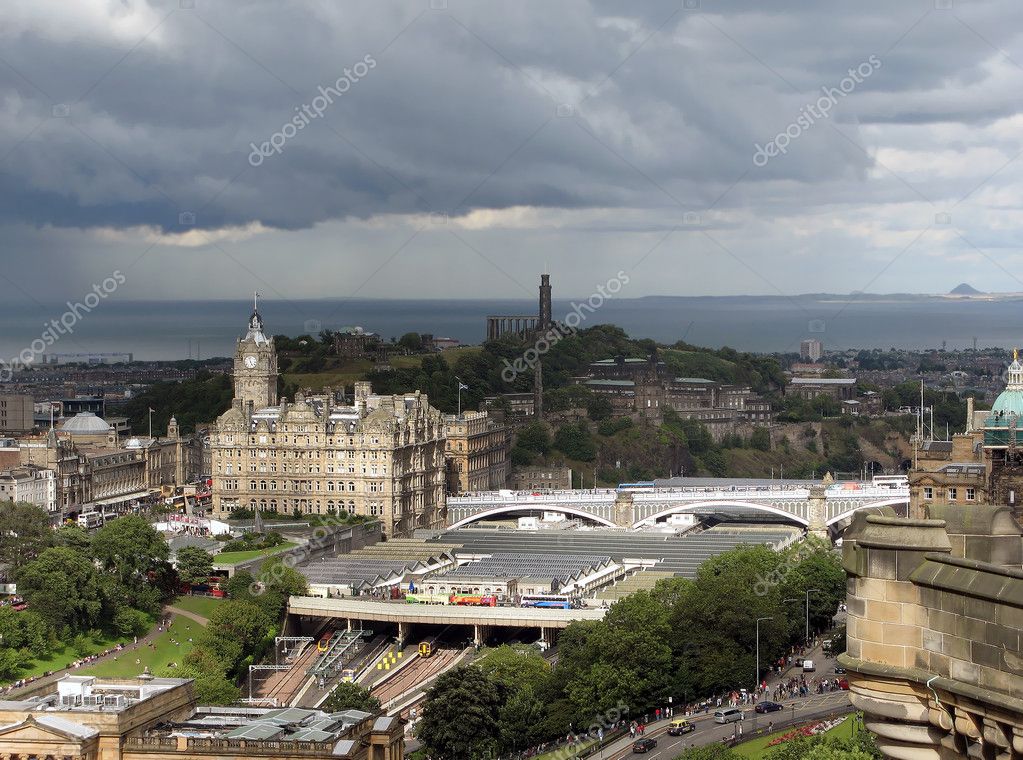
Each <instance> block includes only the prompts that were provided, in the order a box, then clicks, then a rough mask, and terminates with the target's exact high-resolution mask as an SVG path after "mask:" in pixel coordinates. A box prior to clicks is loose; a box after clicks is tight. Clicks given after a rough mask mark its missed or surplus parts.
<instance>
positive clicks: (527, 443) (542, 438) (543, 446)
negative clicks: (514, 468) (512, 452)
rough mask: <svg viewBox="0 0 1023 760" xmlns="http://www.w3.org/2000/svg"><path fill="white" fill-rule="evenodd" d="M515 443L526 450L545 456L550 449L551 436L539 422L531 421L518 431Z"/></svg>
mask: <svg viewBox="0 0 1023 760" xmlns="http://www.w3.org/2000/svg"><path fill="white" fill-rule="evenodd" d="M515 445H516V446H517V447H521V448H522V449H525V450H526V451H531V452H534V453H536V454H541V455H543V456H547V454H548V452H550V450H551V436H550V434H549V433H548V432H547V428H546V427H544V425H543V423H541V422H533V423H530V424H529V425H526V426H525V427H524V428H522V430H520V431H519V434H518V437H517V438H516V440H515Z"/></svg>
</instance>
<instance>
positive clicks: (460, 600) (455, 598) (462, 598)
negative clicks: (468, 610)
mask: <svg viewBox="0 0 1023 760" xmlns="http://www.w3.org/2000/svg"><path fill="white" fill-rule="evenodd" d="M449 601H450V602H451V604H458V605H462V606H468V607H496V606H497V597H496V596H467V595H465V594H452V595H451V598H450V599H449Z"/></svg>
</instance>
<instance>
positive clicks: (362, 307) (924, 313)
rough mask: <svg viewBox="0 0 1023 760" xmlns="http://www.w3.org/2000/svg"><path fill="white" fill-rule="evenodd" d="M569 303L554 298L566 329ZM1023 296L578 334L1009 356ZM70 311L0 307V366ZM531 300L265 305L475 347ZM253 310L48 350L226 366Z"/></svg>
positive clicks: (718, 314)
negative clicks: (501, 318) (497, 319)
mask: <svg viewBox="0 0 1023 760" xmlns="http://www.w3.org/2000/svg"><path fill="white" fill-rule="evenodd" d="M573 300H579V299H572V298H568V297H561V298H559V297H558V290H557V289H556V290H555V299H554V303H553V313H554V316H555V318H557V319H561V318H563V317H564V315H566V314H568V313H569V311H571V309H572V303H573ZM1021 302H1023V293H1012V294H1010V293H996V294H983V295H980V296H947V295H931V296H928V295H914V294H887V295H882V294H862V295H858V294H834V293H831V294H827V293H820V294H805V295H798V296H783V295H772V296H663V295H660V296H645V297H640V298H633V299H628V298H618V297H615V298H609V299H607V300H606V302H605V303H604V304H603V305H602V306H601V308H600V309H598V310H597V311H596V312H595V313H593V314H590V315H589V316H588V317H587V319H586V321H585V322H583V323H582V324H581V325H580V328H586V327H590V326H592V325H595V324H615V325H618V326H619V327H621V328H622V329H624V330H625V331H626V332H628V333H629V334H630V335H631V336H633V337H644V338H653V339H654V340H656V341H658V342H661V343H675V342H676V341H679V340H684V341H686V342H687V343H690V344H693V345H700V346H707V347H711V348H720V347H722V346H731V347H732V348H735V349H738V350H742V351H755V352H762V353H775V352H794V351H798V349H799V342H800V341H801V340H803V339H804V338H807V337H818V338H820V339H821V340H822V341H823V342H824V345H825V347H826V348H827V349H828V350H833V349H846V348H857V349H859V348H867V349H870V348H882V349H887V348H890V347H895V348H908V349H931V348H934V349H940V348H941V347H942V343H943V342H944V344H945V345H946V347H948V348H969V347H971V346H972V345H973V341H974V338H976V340H977V345H978V347H982V348H983V347H1002V348H1012V347H1013V346H1017V345H1021V344H1023V303H1021ZM66 308H67V306H66V305H65V304H63V303H60V304H52V305H50V304H26V303H18V302H12V301H8V302H6V303H2V304H0V319H2V320H3V324H4V331H3V334H2V335H0V355H3V356H12V355H17V353H18V352H19V351H21V350H22V348H24V346H25V345H27V342H29V341H31V340H32V339H33V338H36V337H38V335H39V331H40V325H41V324H46V323H47V322H48V320H51V319H54V318H55V316H57V315H59V314H60V313H61V312H62V311H64V310H65V309H66ZM536 308H537V304H536V302H535V301H532V300H527V299H464V300H455V299H450V300H440V299H416V300H385V299H308V300H288V301H284V300H272V299H269V298H267V299H265V300H264V301H262V302H261V303H260V311H261V312H262V314H263V317H264V319H265V321H266V325H267V329H268V330H270V331H271V332H273V333H274V334H284V335H291V336H297V335H302V334H305V333H317V332H318V331H319V330H320V329H324V328H326V329H331V330H338V329H344V328H348V327H354V326H356V325H358V326H361V327H364V328H365V329H366V330H369V331H372V332H377V333H379V334H381V335H382V336H383V337H384V338H385V340H389V339H390V338H391V337H395V338H398V337H401V335H402V334H404V333H406V332H421V333H432V334H433V335H435V336H443V337H450V338H456V339H458V340H459V341H461V342H462V343H479V342H481V341H482V340H483V339H484V335H485V318H486V316H487V315H488V314H530V313H535V311H536ZM251 311H252V302H251V301H250V300H248V299H238V300H215V301H205V300H204V301H183V300H182V301H126V300H120V301H119V300H113V299H111V300H108V301H105V302H104V303H103V304H102V306H100V307H98V308H96V309H95V310H94V311H93V312H92V313H90V314H89V315H88V316H87V318H84V319H82V320H81V322H80V323H79V324H77V325H76V327H75V332H74V334H73V335H70V336H67V337H63V338H62V339H61V340H60V341H59V342H58V344H57V345H55V346H53V347H52V351H53V352H55V353H76V352H131V353H133V354H134V355H135V356H136V357H137V358H139V359H183V358H186V357H188V356H189V353H190V352H191V355H192V356H193V358H194V357H195V356H196V354H197V353H198V355H199V356H200V357H203V358H209V357H210V356H230V355H231V354H232V353H233V351H234V344H235V340H236V339H237V338H238V337H239V335H240V334H241V333H242V332H243V331H244V325H245V322H246V320H247V319H248V316H249V314H250V312H251Z"/></svg>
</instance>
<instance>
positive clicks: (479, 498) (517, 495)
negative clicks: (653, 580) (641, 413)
mask: <svg viewBox="0 0 1023 760" xmlns="http://www.w3.org/2000/svg"><path fill="white" fill-rule="evenodd" d="M629 490H630V492H631V493H632V497H633V501H634V503H636V504H637V505H638V504H642V503H650V502H655V503H662V504H663V503H673V502H696V501H732V500H736V499H739V500H742V501H765V502H774V501H792V500H806V499H809V498H810V489H809V488H808V487H806V486H803V485H800V486H783V485H778V486H743V485H736V486H728V487H722V488H699V487H689V488H643V489H640V488H637V489H629ZM617 493H618V492H617V490H615V489H612V488H602V489H585V490H576V491H503V492H502V491H486V492H483V493H474V494H466V495H463V496H449V497H448V498H447V505H448V508H449V509H459V510H464V509H467V508H468V509H472V508H474V507H476V508H481V509H486V508H488V507H489V508H493V507H498V506H504V505H512V504H536V505H538V506H542V505H551V506H554V505H573V504H576V505H586V504H594V505H595V504H601V505H604V504H609V503H612V502H614V500H615V498H616V496H617ZM826 496H827V499H828V500H829V501H831V500H854V501H867V500H875V499H897V498H905V499H908V498H909V488H908V487H905V486H900V487H891V486H875V485H873V484H870V483H840V484H835V485H832V486H830V487H828V489H827V491H826Z"/></svg>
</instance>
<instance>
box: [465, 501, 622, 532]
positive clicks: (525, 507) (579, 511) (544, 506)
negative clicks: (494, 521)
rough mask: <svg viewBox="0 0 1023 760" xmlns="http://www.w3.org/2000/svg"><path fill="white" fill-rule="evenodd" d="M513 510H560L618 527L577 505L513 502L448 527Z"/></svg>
mask: <svg viewBox="0 0 1023 760" xmlns="http://www.w3.org/2000/svg"><path fill="white" fill-rule="evenodd" d="M511 512H558V513H560V514H563V515H572V516H573V517H582V518H584V519H586V520H592V521H593V522H597V523H600V524H601V525H604V526H606V527H608V528H614V527H617V526H616V525H615V524H614V523H613V522H611V521H610V520H605V519H604V518H603V517H598V516H597V515H595V514H593V513H591V512H586V511H585V510H582V509H576V508H575V507H567V506H562V505H560V504H513V505H511V506H505V507H495V508H493V509H488V510H486V511H484V512H476V513H475V514H471V515H469V516H468V517H463V518H462V519H461V520H459V521H458V522H456V523H452V524H451V525H449V526H448V528H447V529H448V530H454V529H455V528H464V527H465V526H466V525H470V524H472V523H474V522H478V521H479V520H485V519H487V518H488V517H496V516H497V515H506V514H509V513H511Z"/></svg>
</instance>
